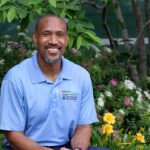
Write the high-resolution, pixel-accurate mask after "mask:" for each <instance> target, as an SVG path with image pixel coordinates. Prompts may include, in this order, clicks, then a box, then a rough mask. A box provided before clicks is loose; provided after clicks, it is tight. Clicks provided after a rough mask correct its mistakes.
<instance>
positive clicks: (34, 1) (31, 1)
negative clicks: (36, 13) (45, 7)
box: [28, 0, 43, 5]
mask: <svg viewBox="0 0 150 150" xmlns="http://www.w3.org/2000/svg"><path fill="white" fill-rule="evenodd" d="M42 1H43V0H28V4H30V5H32V4H33V5H37V4H39V3H41V2H42Z"/></svg>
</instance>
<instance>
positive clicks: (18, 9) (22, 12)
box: [17, 7, 27, 19]
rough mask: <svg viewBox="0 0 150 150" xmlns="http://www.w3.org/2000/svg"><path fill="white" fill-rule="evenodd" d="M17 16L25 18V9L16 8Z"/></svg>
mask: <svg viewBox="0 0 150 150" xmlns="http://www.w3.org/2000/svg"><path fill="white" fill-rule="evenodd" d="M17 14H18V15H19V18H21V19H23V18H25V17H26V16H27V9H26V8H23V7H22V8H20V7H18V8H17Z"/></svg>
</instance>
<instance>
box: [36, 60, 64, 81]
mask: <svg viewBox="0 0 150 150" xmlns="http://www.w3.org/2000/svg"><path fill="white" fill-rule="evenodd" d="M38 63H39V66H40V69H41V71H42V72H43V74H44V75H45V76H46V77H47V78H48V79H49V80H51V81H52V82H54V81H55V80H56V79H57V76H58V74H59V72H60V70H61V61H57V62H55V63H52V64H48V63H45V62H44V61H38Z"/></svg>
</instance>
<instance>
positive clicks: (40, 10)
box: [34, 5, 42, 15]
mask: <svg viewBox="0 0 150 150" xmlns="http://www.w3.org/2000/svg"><path fill="white" fill-rule="evenodd" d="M34 9H35V11H36V12H37V13H38V14H39V15H40V14H41V12H42V7H41V6H39V5H36V6H35V7H34Z"/></svg>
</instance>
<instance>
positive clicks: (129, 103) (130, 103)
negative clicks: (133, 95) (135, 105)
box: [124, 97, 132, 106]
mask: <svg viewBox="0 0 150 150" xmlns="http://www.w3.org/2000/svg"><path fill="white" fill-rule="evenodd" d="M124 105H125V106H130V105H132V100H131V99H130V98H129V97H126V98H125V99H124Z"/></svg>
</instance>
